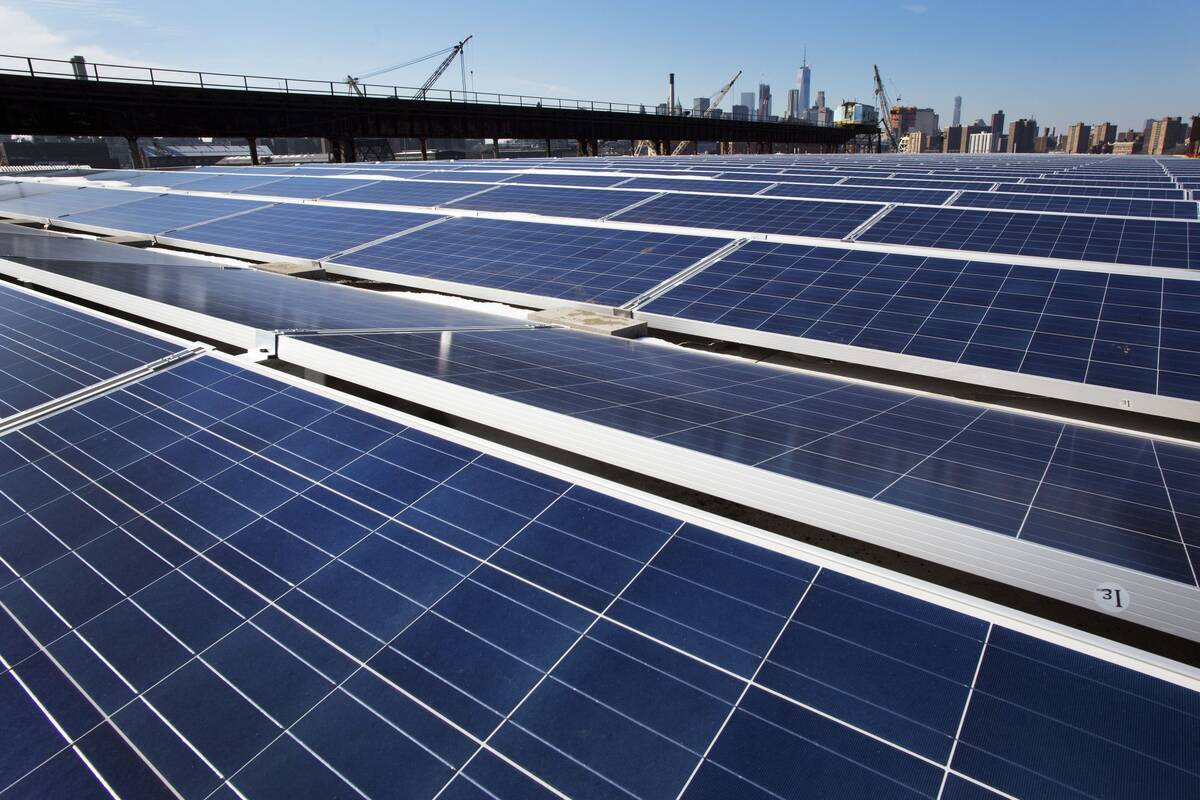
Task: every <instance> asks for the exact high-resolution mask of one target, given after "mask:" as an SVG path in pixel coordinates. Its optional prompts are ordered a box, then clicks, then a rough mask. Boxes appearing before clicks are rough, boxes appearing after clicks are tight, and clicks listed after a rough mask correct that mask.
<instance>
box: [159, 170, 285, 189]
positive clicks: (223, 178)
mask: <svg viewBox="0 0 1200 800" xmlns="http://www.w3.org/2000/svg"><path fill="white" fill-rule="evenodd" d="M280 180H282V176H281V177H277V178H271V177H268V176H266V175H259V174H254V175H213V174H211V173H207V172H205V173H201V175H200V176H194V177H192V178H191V179H190V180H188V181H187V183H181V184H179V185H178V186H176V187H175V188H177V189H179V190H180V191H187V192H236V191H238V190H240V189H249V188H250V187H255V188H257V189H260V190H265V189H266V188H267V187H268V186H270V185H271V184H273V183H277V182H279V181H280Z"/></svg>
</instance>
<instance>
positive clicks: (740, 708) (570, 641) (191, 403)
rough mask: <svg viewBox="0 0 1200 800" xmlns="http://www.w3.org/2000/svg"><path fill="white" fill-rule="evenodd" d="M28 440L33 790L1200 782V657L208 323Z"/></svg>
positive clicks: (6, 633) (282, 791)
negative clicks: (869, 569)
mask: <svg viewBox="0 0 1200 800" xmlns="http://www.w3.org/2000/svg"><path fill="white" fill-rule="evenodd" d="M0 453H2V455H0V464H2V465H3V466H0V471H2V472H0V485H5V486H14V485H15V486H20V487H22V489H23V490H22V491H21V492H20V493H18V494H16V495H15V497H13V498H12V499H11V507H6V508H5V511H4V514H5V520H4V522H3V525H4V531H3V533H4V535H3V536H0V550H2V551H3V555H4V558H5V560H4V563H5V564H6V565H9V566H7V567H3V569H4V570H5V571H4V573H3V577H0V607H2V608H3V611H4V612H5V613H3V614H0V632H2V633H3V636H0V655H2V656H3V659H4V664H5V666H6V667H7V669H6V671H5V672H4V674H3V675H0V699H2V700H3V704H4V708H5V731H6V733H7V739H8V740H9V741H20V742H21V747H20V748H10V752H9V753H7V754H6V758H5V759H3V760H0V783H2V784H3V785H4V786H6V787H9V789H8V794H10V795H11V796H13V797H38V796H51V795H56V794H58V795H61V794H63V790H64V789H67V790H69V793H70V796H72V797H92V796H99V795H102V794H104V790H103V789H102V788H101V785H100V781H103V782H104V785H105V786H106V787H112V789H113V791H114V792H116V793H117V794H119V796H122V797H137V798H158V797H169V796H171V795H172V794H173V795H176V796H184V797H220V798H225V797H232V796H234V793H235V792H236V796H240V797H245V798H250V799H251V800H258V798H267V797H297V796H313V797H347V796H363V797H368V798H385V797H402V798H405V800H429V799H430V798H433V797H435V796H436V797H440V798H443V799H444V800H465V799H466V798H485V797H493V798H494V797H503V798H511V799H512V800H516V798H521V799H522V800H525V798H536V799H538V800H540V799H541V798H549V797H552V796H559V797H562V796H566V797H600V796H603V797H608V796H614V795H621V796H633V797H638V798H644V799H645V800H673V799H674V798H676V797H680V796H682V797H683V798H686V800H702V799H703V798H725V799H728V798H735V797H736V798H743V797H745V798H758V797H767V796H773V797H776V798H781V799H782V800H802V798H811V797H814V796H834V795H841V796H846V797H855V798H858V797H863V798H865V797H879V798H883V797H887V798H922V797H923V798H927V799H931V798H934V797H936V796H938V793H939V789H940V787H941V784H942V782H943V781H947V782H948V784H947V785H948V786H949V787H950V788H949V791H951V792H953V791H955V788H954V787H960V788H961V787H963V786H966V787H976V783H972V782H971V781H975V782H980V783H983V784H984V786H985V787H987V786H994V787H996V788H997V789H1002V790H1003V791H1005V792H1008V793H1010V794H1011V795H1014V796H1029V797H1034V796H1037V797H1042V796H1049V795H1055V794H1059V793H1062V792H1063V791H1070V792H1073V793H1075V792H1077V793H1078V796H1098V795H1101V794H1103V795H1104V796H1105V797H1109V798H1117V800H1126V799H1128V800H1132V799H1133V798H1144V797H1186V796H1190V795H1194V794H1195V793H1196V791H1197V789H1198V788H1200V778H1198V776H1197V774H1196V772H1195V764H1194V761H1193V759H1192V758H1191V752H1190V751H1189V748H1190V747H1191V742H1190V739H1189V738H1188V735H1187V732H1188V731H1190V730H1191V729H1192V728H1193V727H1194V726H1195V724H1196V718H1197V715H1200V698H1197V695H1196V693H1194V692H1191V691H1188V690H1185V689H1183V688H1181V687H1179V686H1176V685H1174V684H1170V683H1166V682H1164V681H1161V680H1157V679H1154V678H1151V677H1149V676H1147V675H1144V674H1142V673H1138V672H1134V671H1132V670H1129V669H1125V668H1121V667H1117V666H1114V665H1110V664H1107V663H1104V662H1101V661H1099V660H1097V659H1094V658H1091V657H1089V656H1086V655H1083V654H1082V653H1079V652H1077V651H1074V650H1070V649H1067V648H1064V647H1062V646H1058V645H1053V644H1049V643H1047V642H1043V641H1041V640H1038V639H1034V638H1031V637H1029V636H1027V635H1024V634H1020V633H1017V632H1015V631H1011V630H1008V629H1006V628H1003V627H1001V626H999V625H992V624H989V623H988V622H986V621H984V620H982V619H979V618H976V617H972V616H967V615H965V614H962V613H959V612H956V611H951V610H949V609H946V608H943V607H940V606H936V605H932V604H930V603H927V602H924V601H921V600H917V599H915V598H913V597H910V596H907V595H903V594H899V593H897V592H894V591H890V590H886V589H883V588H881V587H879V586H876V585H873V584H870V583H866V582H864V581H862V580H858V579H855V578H852V577H849V576H847V575H844V574H841V573H838V572H835V571H833V570H830V569H821V568H818V567H816V566H815V565H812V564H808V563H806V562H803V561H800V560H797V559H793V558H789V557H787V556H785V555H782V554H780V553H776V552H773V551H769V550H766V549H762V548H759V547H756V546H753V545H750V544H748V543H745V542H743V541H740V540H736V539H733V538H730V537H727V536H724V535H721V534H718V533H715V532H713V531H709V530H706V529H703V528H700V527H698V526H695V525H690V524H683V523H681V522H680V521H679V520H677V519H673V518H671V517H669V516H665V515H663V514H660V513H655V512H652V511H649V510H647V509H645V508H642V507H639V506H635V505H632V504H630V503H628V502H625V501H622V500H618V499H616V498H614V497H611V496H609V495H605V494H601V493H598V492H596V491H593V490H590V489H587V488H585V487H582V486H576V485H571V484H569V483H566V482H564V481H562V480H560V479H558V478H554V477H551V476H549V475H547V474H544V473H540V472H535V471H533V470H530V469H527V468H524V467H520V466H517V465H515V464H512V463H510V462H507V461H504V460H501V459H498V458H495V457H492V456H490V455H485V454H482V453H480V452H478V451H475V450H471V449H468V448H466V447H463V446H461V445H457V444H453V443H451V442H448V441H445V440H443V439H440V438H438V437H435V436H432V435H430V434H427V433H424V432H422V431H419V430H416V429H413V428H407V427H405V426H403V425H399V424H396V423H394V422H391V421H389V420H386V419H383V418H381V417H377V416H374V415H371V414H368V413H364V412H362V411H359V410H356V409H354V408H350V407H346V406H342V405H340V404H338V403H336V402H333V401H331V400H329V399H327V398H325V397H322V396H318V395H314V394H312V393H309V392H306V391H303V390H300V389H296V388H291V387H288V386H286V385H284V384H281V383H279V382H277V381H275V380H272V379H269V378H266V377H263V376H262V375H260V374H258V373H256V372H251V371H249V370H246V369H243V368H241V367H236V366H232V365H230V364H229V363H227V362H224V361H220V360H217V359H214V358H211V357H204V358H201V359H197V360H194V361H191V362H189V363H186V364H183V365H180V366H178V367H176V368H174V369H172V370H170V371H168V372H166V373H162V374H159V375H156V376H153V377H151V378H149V379H146V380H144V381H142V382H140V383H139V384H135V385H133V386H130V387H128V388H125V389H122V390H119V391H117V392H114V393H112V394H110V395H107V396H105V397H101V398H98V399H95V400H93V401H91V402H89V403H86V404H83V405H80V406H78V407H76V408H75V409H72V410H69V411H67V412H64V413H62V414H59V415H57V416H55V417H52V418H49V419H47V420H45V421H44V422H42V423H40V424H35V425H33V426H30V427H28V428H25V429H23V430H21V431H18V432H16V433H12V434H9V435H8V436H6V437H4V439H3V440H0ZM50 475H54V476H56V478H57V480H56V479H52V478H50V477H49V476H50ZM85 476H86V477H85ZM59 481H65V483H63V482H59ZM69 486H81V487H82V488H80V489H79V490H78V491H77V492H72V491H71V489H70V488H68V487H69ZM18 623H19V626H18ZM976 673H978V677H976ZM1118 717H1119V718H1120V719H1121V720H1122V721H1123V724H1122V725H1121V726H1117V727H1118V729H1117V730H1116V731H1114V730H1112V727H1113V726H1112V720H1113V719H1114V718H1118ZM960 721H961V726H960ZM960 727H961V733H959V728H960ZM1147 730H1148V731H1154V732H1155V734H1154V735H1152V736H1150V735H1141V734H1140V732H1142V731H1147ZM956 739H957V745H955V741H956ZM84 758H86V759H87V765H86V766H84V764H83V761H82V759H84ZM798 769H802V770H803V773H800V774H803V775H804V778H803V779H802V780H798V779H797V774H798V772H797V770H798ZM97 776H98V777H97ZM968 779H970V780H968ZM949 781H954V782H955V783H954V784H950V783H949ZM168 784H169V788H168ZM547 786H548V787H551V788H552V789H553V791H554V792H555V793H557V794H556V795H552V794H550V793H549V792H548V790H547V789H546V787H547ZM971 791H974V792H975V794H974V795H963V794H951V795H948V796H950V797H957V798H959V800H961V799H962V798H964V797H969V796H976V797H977V796H978V795H979V793H980V792H982V791H986V789H985V788H973V789H972V790H971ZM764 792H770V795H767V794H764Z"/></svg>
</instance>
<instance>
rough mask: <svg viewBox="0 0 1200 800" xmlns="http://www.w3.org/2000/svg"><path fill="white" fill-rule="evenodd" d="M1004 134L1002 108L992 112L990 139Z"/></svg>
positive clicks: (995, 138) (993, 139)
mask: <svg viewBox="0 0 1200 800" xmlns="http://www.w3.org/2000/svg"><path fill="white" fill-rule="evenodd" d="M1003 135H1004V109H1003V108H1002V109H1000V110H999V111H997V112H996V113H995V114H992V141H993V142H995V141H996V140H998V139H999V138H1000V137H1001V136H1003Z"/></svg>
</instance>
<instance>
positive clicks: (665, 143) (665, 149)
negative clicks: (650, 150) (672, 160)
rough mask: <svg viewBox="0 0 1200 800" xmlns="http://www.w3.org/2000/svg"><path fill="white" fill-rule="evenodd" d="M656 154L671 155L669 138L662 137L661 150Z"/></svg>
mask: <svg viewBox="0 0 1200 800" xmlns="http://www.w3.org/2000/svg"><path fill="white" fill-rule="evenodd" d="M658 154H659V155H662V156H669V155H671V140H670V139H663V146H662V150H660V151H659V153H658Z"/></svg>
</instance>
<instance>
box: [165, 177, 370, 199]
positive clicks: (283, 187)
mask: <svg viewBox="0 0 1200 800" xmlns="http://www.w3.org/2000/svg"><path fill="white" fill-rule="evenodd" d="M370 184H371V181H369V180H363V181H355V180H348V179H345V178H338V179H336V180H330V179H329V178H284V179H283V180H280V181H274V182H272V183H270V184H267V185H264V186H254V187H251V188H248V189H239V190H236V193H237V194H264V195H271V196H272V197H301V198H318V197H330V196H332V195H340V193H341V192H346V191H349V190H351V189H358V188H361V187H363V186H369V185H370ZM182 188H185V189H187V188H191V187H189V186H184V187H182ZM338 199H339V200H340V199H342V198H341V197H339V198H338Z"/></svg>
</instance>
